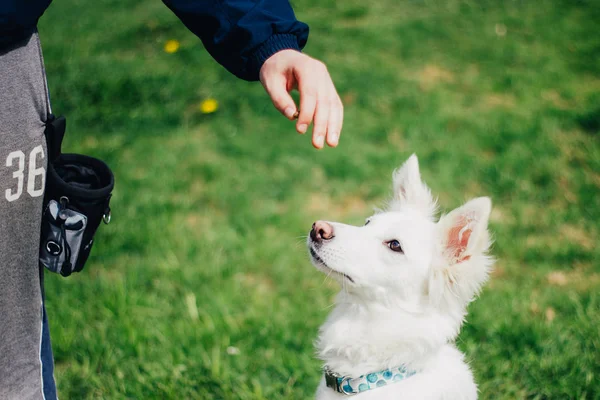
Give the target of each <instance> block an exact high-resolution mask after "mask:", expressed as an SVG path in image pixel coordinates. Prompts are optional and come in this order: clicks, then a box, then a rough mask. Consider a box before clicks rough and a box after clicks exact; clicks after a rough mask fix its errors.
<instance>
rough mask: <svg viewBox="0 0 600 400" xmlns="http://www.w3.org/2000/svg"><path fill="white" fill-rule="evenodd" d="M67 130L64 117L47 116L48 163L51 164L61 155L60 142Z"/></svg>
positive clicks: (45, 132)
mask: <svg viewBox="0 0 600 400" xmlns="http://www.w3.org/2000/svg"><path fill="white" fill-rule="evenodd" d="M66 129H67V120H66V119H65V117H64V116H62V115H61V116H60V117H56V116H54V115H53V114H50V115H49V116H48V120H47V121H46V129H45V131H44V135H45V136H46V145H47V146H48V161H49V162H51V163H53V162H54V161H56V160H57V159H58V157H59V156H60V153H61V147H62V141H63V138H64V137H65V130H66Z"/></svg>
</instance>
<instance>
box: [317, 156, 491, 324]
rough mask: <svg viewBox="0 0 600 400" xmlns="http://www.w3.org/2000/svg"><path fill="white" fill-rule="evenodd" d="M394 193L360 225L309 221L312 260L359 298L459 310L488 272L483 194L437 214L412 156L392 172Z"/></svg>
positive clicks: (486, 209) (407, 306)
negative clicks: (310, 222) (451, 209)
mask: <svg viewBox="0 0 600 400" xmlns="http://www.w3.org/2000/svg"><path fill="white" fill-rule="evenodd" d="M393 189H394V197H393V199H392V201H391V202H390V203H389V205H388V207H387V208H386V210H384V211H382V212H378V213H376V214H375V215H373V216H371V217H369V218H368V219H367V220H366V222H365V225H364V226H360V227H358V226H351V225H345V224H342V223H338V222H326V221H317V222H315V223H314V225H313V228H312V230H311V231H310V235H309V238H308V249H309V252H310V255H311V259H312V261H313V264H314V265H315V266H316V267H317V268H318V269H320V270H321V271H323V272H324V273H326V274H328V275H330V276H332V277H335V278H336V279H338V280H339V281H340V282H341V283H342V284H343V286H344V287H345V288H346V289H347V291H348V292H349V293H351V294H353V295H356V296H359V297H363V298H365V299H373V300H377V301H378V302H383V303H384V304H386V303H387V304H390V305H397V306H400V307H402V308H403V309H405V310H406V311H410V312H418V311H422V310H426V309H429V308H431V307H434V308H436V309H438V310H443V311H446V312H456V313H459V314H461V315H462V313H463V310H464V309H465V306H466V305H467V304H468V303H469V302H470V301H471V300H472V299H473V298H474V296H475V295H476V294H477V293H478V291H479V289H480V287H481V285H482V284H483V283H484V282H485V280H486V279H487V276H488V272H489V268H490V266H491V264H492V260H491V259H490V258H489V257H488V256H487V255H486V252H487V250H488V248H489V246H490V240H489V235H488V232H487V224H488V217H489V215H490V211H491V201H490V199H489V198H487V197H481V198H477V199H474V200H471V201H469V202H467V203H466V204H464V205H463V206H462V207H459V208H457V209H455V210H453V211H452V212H450V213H449V214H447V215H444V216H442V217H441V218H440V219H439V221H436V220H435V214H436V209H437V207H436V201H435V200H434V199H433V197H432V196H431V192H430V190H429V188H428V187H427V186H426V185H425V184H424V183H423V182H422V181H421V176H420V173H419V165H418V161H417V157H416V156H415V155H413V156H411V157H410V158H409V159H408V160H407V161H406V162H405V163H404V165H402V167H401V168H400V169H398V170H397V171H395V172H394V175H393Z"/></svg>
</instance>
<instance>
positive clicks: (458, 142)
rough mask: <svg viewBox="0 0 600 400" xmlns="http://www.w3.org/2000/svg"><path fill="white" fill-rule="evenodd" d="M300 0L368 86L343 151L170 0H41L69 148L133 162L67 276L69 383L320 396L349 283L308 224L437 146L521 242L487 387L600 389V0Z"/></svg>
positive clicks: (54, 316) (95, 395)
mask: <svg viewBox="0 0 600 400" xmlns="http://www.w3.org/2000/svg"><path fill="white" fill-rule="evenodd" d="M294 7H295V9H296V12H297V15H298V18H299V19H301V20H303V21H305V22H307V23H309V25H310V26H311V37H310V40H309V44H308V46H307V48H306V52H307V53H309V54H311V55H313V56H315V57H317V58H320V59H322V60H323V61H325V62H326V63H327V64H328V66H329V69H330V71H331V73H332V75H333V77H334V79H335V82H336V85H337V87H338V90H339V92H340V94H341V96H342V97H343V100H344V102H345V113H346V119H345V127H344V131H343V134H342V137H341V143H340V146H339V148H337V149H335V150H331V149H328V150H326V151H316V150H314V149H312V147H311V146H310V139H309V138H308V137H307V136H300V135H297V134H296V133H295V130H294V127H293V124H291V123H290V122H289V121H287V120H285V119H284V118H283V117H281V116H280V115H279V114H278V112H277V111H276V110H275V109H274V108H273V107H272V105H271V103H270V100H269V99H268V98H267V96H266V95H265V93H264V91H263V89H262V87H261V86H260V85H259V84H256V83H254V84H251V83H246V82H242V81H239V80H237V79H236V78H234V77H233V76H230V75H229V74H228V73H227V72H226V71H225V70H224V69H222V68H221V67H220V66H219V65H217V64H216V63H215V62H214V61H213V60H212V59H211V58H210V56H209V55H208V53H207V52H206V51H205V50H204V49H203V48H202V45H201V44H200V42H199V40H198V39H197V38H196V37H194V36H193V35H192V34H191V33H189V32H188V31H187V30H186V29H185V28H184V27H183V25H182V24H181V23H180V22H179V21H178V20H177V19H176V18H175V17H174V16H173V15H172V14H171V13H170V11H169V10H168V9H167V8H166V7H164V5H162V3H161V2H160V1H157V0H153V1H150V0H147V1H146V0H144V1H133V0H127V1H125V0H120V1H117V0H101V1H79V0H56V1H55V2H54V4H53V5H52V6H51V7H50V9H49V10H48V11H47V12H46V14H45V16H44V17H43V18H42V19H41V21H40V27H39V30H40V34H41V38H42V42H43V45H44V52H45V58H46V66H47V72H48V78H49V85H50V90H51V95H52V99H53V108H54V111H55V112H56V113H58V114H66V115H67V117H68V120H69V130H68V134H67V139H66V143H65V146H66V150H69V151H80V152H85V153H86V154H90V155H94V156H96V157H100V158H102V159H104V160H106V161H107V162H108V163H109V164H110V165H111V166H112V167H113V168H114V171H115V174H116V179H117V185H116V189H115V192H114V197H113V201H112V206H113V222H112V223H111V224H110V225H109V226H103V227H101V229H100V232H99V235H98V236H97V243H96V248H95V251H94V252H93V254H92V259H91V261H90V262H89V263H88V266H87V267H86V270H84V272H82V273H80V274H77V275H75V276H72V277H70V278H68V279H63V278H61V277H58V276H49V274H46V294H47V307H48V312H49V316H50V326H51V331H52V340H53V346H54V352H55V357H56V378H57V381H58V385H59V392H60V397H61V398H62V399H126V398H127V399H185V398H189V399H309V398H311V397H312V395H313V393H314V390H315V388H316V385H317V382H318V380H319V378H320V362H319V361H318V360H317V359H316V358H315V357H314V351H313V345H312V343H313V340H314V339H315V337H316V333H317V329H318V327H319V325H320V324H321V323H322V322H323V320H324V318H325V316H326V315H327V313H328V311H329V307H330V305H331V303H332V299H333V296H334V294H335V293H336V291H337V287H336V286H335V284H332V283H330V282H325V283H324V282H323V275H322V274H321V273H319V272H318V271H316V270H315V269H314V268H313V267H312V266H311V265H310V263H309V261H308V257H307V254H306V250H305V247H304V244H303V242H304V237H305V235H306V234H307V232H308V230H309V229H310V226H311V224H312V222H313V221H314V220H316V219H329V220H340V221H345V222H348V223H355V224H362V223H363V221H364V218H365V217H367V216H369V215H370V213H371V212H372V209H373V207H376V206H380V205H382V204H383V203H384V201H385V200H386V198H387V197H388V195H389V194H390V177H391V172H392V170H393V169H394V168H396V167H397V166H399V165H400V164H401V163H402V162H403V161H404V160H405V159H406V158H407V157H408V156H409V155H410V154H411V153H413V152H416V153H417V154H418V156H419V158H420V163H421V170H422V174H423V177H424V179H425V181H426V182H428V184H429V185H430V186H431V188H432V190H433V191H434V193H435V194H438V195H439V197H440V203H441V205H442V207H443V208H444V210H446V211H447V210H449V209H451V208H454V207H457V206H459V205H460V204H461V203H462V202H464V201H465V200H467V199H469V198H472V197H476V196H482V195H488V196H490V197H492V199H493V201H494V211H493V214H492V220H491V229H492V230H493V232H494V236H495V245H494V249H493V254H494V255H495V256H496V257H497V258H498V262H497V264H496V269H495V272H494V274H493V276H492V279H491V281H490V282H489V284H488V285H487V286H486V289H485V290H484V292H483V293H482V295H481V298H480V299H479V300H477V301H476V302H475V303H473V304H472V305H471V306H470V309H469V317H468V323H467V324H466V325H465V327H464V328H463V330H462V333H461V335H460V337H459V339H458V346H459V347H460V348H461V349H462V350H463V351H464V352H465V353H466V354H467V357H468V359H469V360H470V363H471V365H472V367H473V370H474V373H475V376H476V380H477V382H478V384H479V387H480V391H481V396H480V397H481V398H482V399H600V294H599V291H600V261H599V260H600V247H599V246H597V242H598V240H599V239H600V222H599V221H600V135H599V130H600V35H599V34H598V28H599V25H598V21H600V1H598V0H589V1H586V0H579V1H567V0H564V1H559V0H554V1H550V0H539V1H512V0H510V1H509V0H507V1H503V2H500V1H491V0H490V1H488V0H481V1H467V0H463V1H459V0H447V1H444V2H433V1H397V0H379V1H371V2H363V1H358V0H346V1H334V0H320V1H317V0H296V1H294ZM173 39H174V40H178V41H179V42H180V48H179V49H178V51H176V52H174V53H167V52H165V51H164V45H165V43H166V42H167V40H173ZM208 98H214V99H216V100H217V101H218V102H219V108H218V110H217V112H215V113H213V114H208V115H207V114H202V113H201V112H200V110H199V106H198V105H199V104H200V102H201V101H203V100H205V99H208Z"/></svg>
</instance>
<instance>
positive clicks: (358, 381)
mask: <svg viewBox="0 0 600 400" xmlns="http://www.w3.org/2000/svg"><path fill="white" fill-rule="evenodd" d="M324 373H325V384H326V385H327V387H330V388H332V389H333V390H335V391H336V392H338V393H342V394H345V395H348V396H353V395H355V394H358V393H361V392H365V391H367V390H371V389H377V388H379V387H382V386H386V385H387V384H391V383H396V382H400V381H402V380H404V379H406V378H410V377H411V376H413V375H414V374H415V371H411V370H408V369H406V367H404V366H400V367H396V368H389V369H386V370H383V371H379V372H372V373H370V374H367V375H361V376H359V377H358V378H352V377H350V376H338V375H336V374H334V373H333V372H331V371H330V370H329V369H327V368H325V371H324Z"/></svg>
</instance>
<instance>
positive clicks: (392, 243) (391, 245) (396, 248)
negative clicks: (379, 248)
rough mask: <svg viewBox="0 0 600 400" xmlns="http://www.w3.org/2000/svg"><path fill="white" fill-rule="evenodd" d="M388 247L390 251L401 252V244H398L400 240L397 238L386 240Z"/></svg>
mask: <svg viewBox="0 0 600 400" xmlns="http://www.w3.org/2000/svg"><path fill="white" fill-rule="evenodd" d="M387 245H388V247H389V248H390V250H392V251H396V252H398V253H402V246H400V242H399V241H397V240H390V241H389V242H387Z"/></svg>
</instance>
